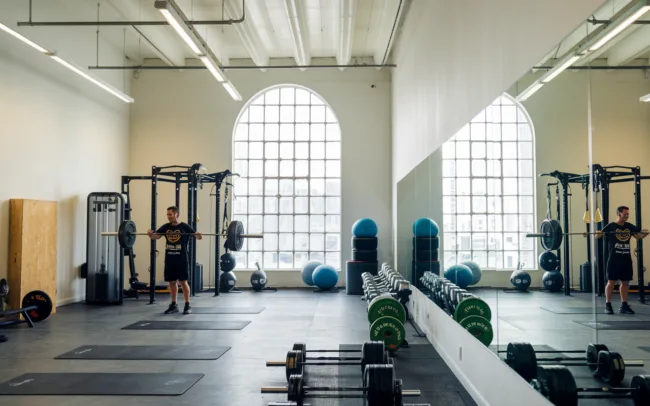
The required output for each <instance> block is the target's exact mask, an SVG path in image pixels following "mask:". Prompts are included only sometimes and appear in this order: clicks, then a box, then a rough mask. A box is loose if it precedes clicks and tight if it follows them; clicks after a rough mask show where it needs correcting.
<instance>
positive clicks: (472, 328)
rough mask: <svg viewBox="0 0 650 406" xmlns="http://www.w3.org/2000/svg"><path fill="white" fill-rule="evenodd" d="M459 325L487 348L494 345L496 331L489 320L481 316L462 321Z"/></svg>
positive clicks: (466, 318)
mask: <svg viewBox="0 0 650 406" xmlns="http://www.w3.org/2000/svg"><path fill="white" fill-rule="evenodd" d="M459 324H460V325H461V327H463V328H464V329H465V330H467V331H469V333H470V334H471V335H473V336H474V337H476V338H477V339H478V340H479V341H480V342H482V343H483V344H484V345H485V346H486V347H487V346H489V345H490V344H491V343H492V339H493V338H494V331H493V330H492V324H490V321H489V320H487V319H484V318H483V317H481V316H469V317H465V318H464V319H462V320H461V321H460V322H459Z"/></svg>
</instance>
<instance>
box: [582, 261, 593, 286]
mask: <svg viewBox="0 0 650 406" xmlns="http://www.w3.org/2000/svg"><path fill="white" fill-rule="evenodd" d="M580 291H582V292H589V293H591V292H592V286H591V263H590V262H585V263H583V264H580Z"/></svg>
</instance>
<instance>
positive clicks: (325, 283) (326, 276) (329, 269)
mask: <svg viewBox="0 0 650 406" xmlns="http://www.w3.org/2000/svg"><path fill="white" fill-rule="evenodd" d="M313 280H314V284H315V285H316V286H318V287H319V288H320V289H322V290H328V289H332V288H333V287H334V286H336V283H337V282H338V281H339V274H338V273H337V272H336V269H334V267H333V266H332V265H320V266H319V267H318V268H316V269H314V274H313Z"/></svg>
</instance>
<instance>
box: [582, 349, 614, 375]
mask: <svg viewBox="0 0 650 406" xmlns="http://www.w3.org/2000/svg"><path fill="white" fill-rule="evenodd" d="M601 351H609V349H608V348H607V346H606V345H605V344H591V343H589V345H588V346H587V354H586V355H587V364H588V365H587V366H588V367H589V369H591V370H592V371H593V372H596V370H598V353H599V352H601Z"/></svg>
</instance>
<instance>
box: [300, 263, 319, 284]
mask: <svg viewBox="0 0 650 406" xmlns="http://www.w3.org/2000/svg"><path fill="white" fill-rule="evenodd" d="M321 265H323V263H322V262H320V261H309V262H307V263H306V264H305V265H304V266H303V267H302V270H301V271H300V273H301V275H302V280H303V282H305V284H307V285H309V286H314V279H313V277H312V275H313V273H314V270H315V269H316V268H318V267H319V266H321Z"/></svg>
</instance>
